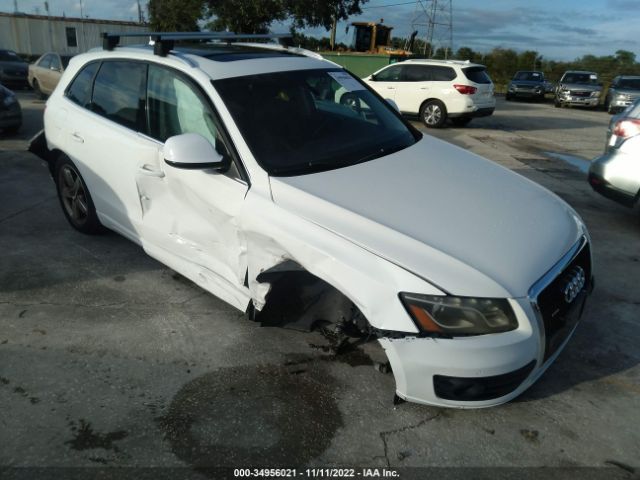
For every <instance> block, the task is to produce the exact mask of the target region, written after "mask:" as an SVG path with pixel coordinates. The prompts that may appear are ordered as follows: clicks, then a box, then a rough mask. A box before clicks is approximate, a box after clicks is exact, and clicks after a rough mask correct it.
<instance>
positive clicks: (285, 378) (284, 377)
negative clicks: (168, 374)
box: [158, 362, 342, 469]
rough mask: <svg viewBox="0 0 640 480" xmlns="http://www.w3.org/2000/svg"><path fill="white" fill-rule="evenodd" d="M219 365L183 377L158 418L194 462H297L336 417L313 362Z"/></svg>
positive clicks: (333, 427)
mask: <svg viewBox="0 0 640 480" xmlns="http://www.w3.org/2000/svg"><path fill="white" fill-rule="evenodd" d="M306 367H307V368H306V369H304V370H301V369H299V368H296V367H295V366H292V365H288V366H287V365H285V366H275V365H250V366H242V367H233V368H223V369H220V370H216V371H214V372H209V373H206V374H204V375H202V376H200V377H198V378H196V379H194V380H193V381H191V382H189V383H187V384H186V385H185V386H184V387H183V388H182V389H181V390H180V391H179V392H178V393H177V394H176V396H175V397H174V399H173V401H172V403H171V405H170V406H169V409H168V411H167V413H166V415H164V416H163V417H160V418H159V419H158V421H159V424H160V427H161V429H162V430H163V432H164V434H165V438H166V439H167V440H168V441H169V442H170V444H171V448H172V450H173V452H174V454H175V455H176V456H177V457H178V458H180V459H181V460H182V461H184V462H185V463H187V464H189V465H191V466H192V467H193V468H196V469H206V468H208V467H228V466H237V465H246V466H260V465H290V466H294V465H304V464H305V463H306V462H308V461H309V460H311V459H313V458H315V457H317V456H318V455H320V454H321V453H322V452H324V451H325V450H326V449H327V447H328V446H329V445H330V443H331V440H332V438H333V436H334V434H335V432H336V431H337V429H338V428H340V427H341V426H342V419H341V416H340V412H339V410H338V406H337V403H336V400H335V396H334V392H335V385H334V383H335V381H334V380H333V378H332V377H331V376H330V375H329V374H328V372H327V370H326V369H325V368H324V367H323V366H322V365H321V364H320V363H318V362H310V363H309V364H307V365H306Z"/></svg>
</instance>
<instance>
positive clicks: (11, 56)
mask: <svg viewBox="0 0 640 480" xmlns="http://www.w3.org/2000/svg"><path fill="white" fill-rule="evenodd" d="M0 62H20V63H24V60H22V59H21V58H20V57H19V56H18V54H17V53H16V52H12V51H11V50H0Z"/></svg>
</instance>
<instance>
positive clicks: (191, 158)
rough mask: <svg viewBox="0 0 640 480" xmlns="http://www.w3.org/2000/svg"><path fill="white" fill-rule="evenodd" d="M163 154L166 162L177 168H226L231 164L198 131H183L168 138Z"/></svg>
mask: <svg viewBox="0 0 640 480" xmlns="http://www.w3.org/2000/svg"><path fill="white" fill-rule="evenodd" d="M163 154H164V161H165V163H166V164H167V165H170V166H172V167H175V168H184V169H189V170H195V169H204V168H215V169H219V170H224V169H226V168H227V167H228V166H229V161H228V160H225V159H224V157H223V156H222V155H220V154H219V153H218V152H216V150H215V148H214V147H213V145H211V143H210V142H209V141H208V140H207V139H206V138H204V137H203V136H202V135H200V134H198V133H183V134H182V135H176V136H175V137H170V138H168V139H167V141H166V142H165V143H164V150H163Z"/></svg>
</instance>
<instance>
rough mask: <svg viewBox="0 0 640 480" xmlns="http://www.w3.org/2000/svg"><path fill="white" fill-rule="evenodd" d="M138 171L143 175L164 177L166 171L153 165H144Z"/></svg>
mask: <svg viewBox="0 0 640 480" xmlns="http://www.w3.org/2000/svg"><path fill="white" fill-rule="evenodd" d="M138 171H139V172H140V173H141V174H142V175H147V176H148V177H157V178H164V172H163V171H162V170H156V169H155V168H153V165H146V164H145V165H142V166H141V167H140V168H139V169H138Z"/></svg>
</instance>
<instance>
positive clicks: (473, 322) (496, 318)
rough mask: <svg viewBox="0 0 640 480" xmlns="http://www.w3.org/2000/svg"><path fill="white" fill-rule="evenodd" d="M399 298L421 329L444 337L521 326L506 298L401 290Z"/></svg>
mask: <svg viewBox="0 0 640 480" xmlns="http://www.w3.org/2000/svg"><path fill="white" fill-rule="evenodd" d="M400 299H401V300H402V303H403V304H404V306H405V308H406V309H407V312H409V315H410V316H411V318H413V321H414V322H415V324H416V326H417V327H418V329H419V330H420V331H421V332H424V333H431V334H435V335H440V336H444V337H456V336H467V335H485V334H488V333H500V332H508V331H511V330H515V329H516V328H518V321H517V320H516V315H515V313H514V312H513V309H512V308H511V305H509V301H508V300H506V299H504V298H471V297H452V296H436V295H421V294H415V293H401V294H400Z"/></svg>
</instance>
